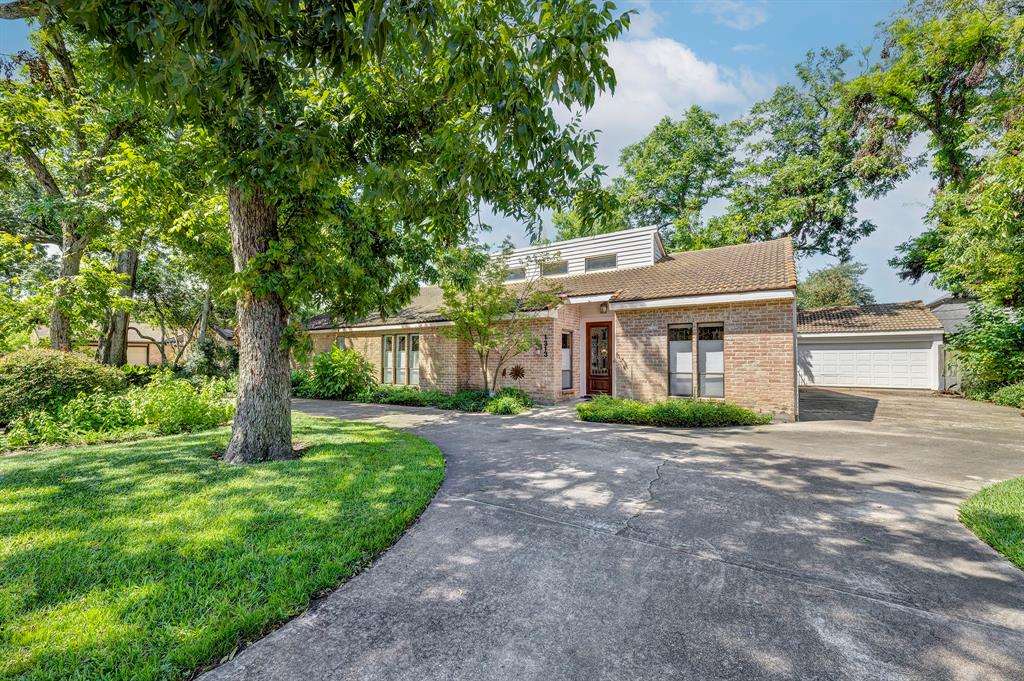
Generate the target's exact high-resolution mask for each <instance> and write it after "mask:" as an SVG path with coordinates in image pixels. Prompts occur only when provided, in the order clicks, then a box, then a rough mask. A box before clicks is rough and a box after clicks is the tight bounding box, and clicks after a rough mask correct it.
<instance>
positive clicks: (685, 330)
mask: <svg viewBox="0 0 1024 681" xmlns="http://www.w3.org/2000/svg"><path fill="white" fill-rule="evenodd" d="M668 394H669V395H676V396H679V397H692V396H693V327H692V326H690V325H689V324H674V325H671V326H669V327H668Z"/></svg>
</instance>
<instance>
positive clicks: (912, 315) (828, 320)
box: [797, 300, 942, 333]
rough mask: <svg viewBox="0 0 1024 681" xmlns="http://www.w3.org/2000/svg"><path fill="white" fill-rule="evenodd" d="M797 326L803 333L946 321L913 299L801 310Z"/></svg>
mask: <svg viewBox="0 0 1024 681" xmlns="http://www.w3.org/2000/svg"><path fill="white" fill-rule="evenodd" d="M797 330H798V331H799V333H853V332H865V333H867V332H872V331H941V330H942V322H940V321H939V318H938V317H936V316H935V315H934V314H933V313H932V311H931V310H929V309H928V308H927V307H925V304H924V303H922V302H921V301H920V300H911V301H907V302H904V303H879V304H872V305H848V306H843V307H819V308H815V309H812V310H800V311H799V312H798V314H797Z"/></svg>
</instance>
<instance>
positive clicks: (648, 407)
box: [576, 396, 772, 428]
mask: <svg viewBox="0 0 1024 681" xmlns="http://www.w3.org/2000/svg"><path fill="white" fill-rule="evenodd" d="M576 414H577V415H578V416H579V418H580V420H582V421H600V422H604V423H631V424H638V425H645V426H664V427H672V428H694V427H698V428H707V427H716V426H753V425H759V424H764V423H771V421H772V417H771V416H768V415H765V414H758V413H756V412H754V411H751V410H749V409H744V408H743V407H739V406H737V405H735V404H729V403H728V402H704V401H701V400H663V401H661V402H653V403H651V402H638V401H636V400H625V399H620V398H616V397H606V396H599V397H595V398H594V399H593V400H591V401H590V402H582V403H580V404H578V405H576Z"/></svg>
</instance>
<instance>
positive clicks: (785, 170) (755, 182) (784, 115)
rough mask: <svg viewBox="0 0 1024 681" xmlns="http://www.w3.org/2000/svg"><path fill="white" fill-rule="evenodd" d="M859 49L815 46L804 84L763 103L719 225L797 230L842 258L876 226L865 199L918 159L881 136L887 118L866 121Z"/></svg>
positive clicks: (768, 232)
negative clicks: (850, 83) (850, 75)
mask: <svg viewBox="0 0 1024 681" xmlns="http://www.w3.org/2000/svg"><path fill="white" fill-rule="evenodd" d="M850 56H851V52H850V51H849V50H848V49H846V48H845V47H842V46H840V47H838V48H835V49H824V50H821V51H820V52H817V53H814V52H811V53H808V54H807V57H806V59H805V60H804V61H803V62H802V63H800V64H799V65H798V66H797V69H796V75H797V83H796V84H792V85H783V86H782V87H779V88H778V89H777V90H776V91H775V92H774V93H773V94H772V96H771V97H770V98H768V99H767V100H765V101H763V102H758V103H757V104H755V105H754V106H753V108H752V109H751V112H750V115H749V116H748V117H747V119H746V120H745V121H744V124H743V125H744V128H745V129H744V134H745V138H746V142H745V145H744V147H743V151H742V156H743V161H742V163H741V164H740V168H739V170H738V171H737V176H736V178H735V181H734V183H733V189H732V191H731V192H730V193H729V196H728V200H729V205H728V208H727V210H726V213H725V215H723V216H720V217H717V218H715V219H714V220H712V224H711V225H710V227H711V228H712V229H714V230H717V231H719V232H721V233H723V234H727V235H732V236H733V238H736V239H737V240H763V239H773V238H777V237H781V236H791V237H793V243H794V246H795V248H796V249H797V250H798V251H803V252H810V253H827V254H830V255H835V256H838V257H840V258H846V257H848V256H849V254H850V248H851V246H852V245H853V244H854V243H856V242H857V241H858V240H859V239H861V238H862V237H864V236H867V235H868V234H870V233H871V232H873V231H874V229H875V225H874V224H873V223H872V222H871V221H869V220H863V219H860V218H858V216H857V203H858V201H860V200H861V199H862V198H865V197H874V196H878V195H880V194H883V193H885V192H886V191H888V190H889V189H891V188H892V187H893V185H894V183H895V182H896V181H898V180H900V179H902V178H904V177H906V175H907V174H908V172H909V170H910V163H909V162H908V160H907V159H905V158H904V157H903V154H902V150H903V147H902V146H900V145H898V144H894V143H893V140H892V139H889V138H883V137H881V136H879V134H878V132H877V130H876V126H883V125H884V121H872V122H871V124H870V125H868V124H864V123H863V122H858V121H857V118H856V114H855V113H854V111H853V107H852V106H851V103H850V94H849V92H848V91H847V90H846V70H845V68H846V63H847V61H848V60H849V58H850ZM864 139H870V140H874V141H873V142H871V143H865V144H861V143H860V140H864ZM899 140H900V141H903V137H899ZM867 149H870V151H871V153H870V154H868V153H866V151H865V150H867Z"/></svg>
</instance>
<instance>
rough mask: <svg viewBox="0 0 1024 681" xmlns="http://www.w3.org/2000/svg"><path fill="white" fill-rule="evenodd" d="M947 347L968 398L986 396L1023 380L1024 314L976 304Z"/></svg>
mask: <svg viewBox="0 0 1024 681" xmlns="http://www.w3.org/2000/svg"><path fill="white" fill-rule="evenodd" d="M961 328H963V329H964V330H963V331H960V332H958V333H955V334H953V335H952V336H951V337H950V339H949V346H950V348H952V349H953V350H954V351H955V352H956V362H957V363H958V364H959V365H960V367H961V369H962V370H963V374H964V377H963V390H964V394H965V395H967V396H968V397H972V398H975V399H987V398H988V397H989V396H990V395H991V393H993V392H994V391H995V390H996V389H998V388H999V387H1000V386H1003V385H1007V384H1010V383H1017V382H1019V381H1024V316H1022V315H1020V314H1011V313H1008V312H1007V311H1006V310H1004V309H1003V308H1001V307H998V306H995V305H989V304H985V303H978V304H975V305H972V306H971V312H970V314H969V315H968V317H967V320H966V321H965V322H964V323H963V325H962V327H961Z"/></svg>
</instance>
